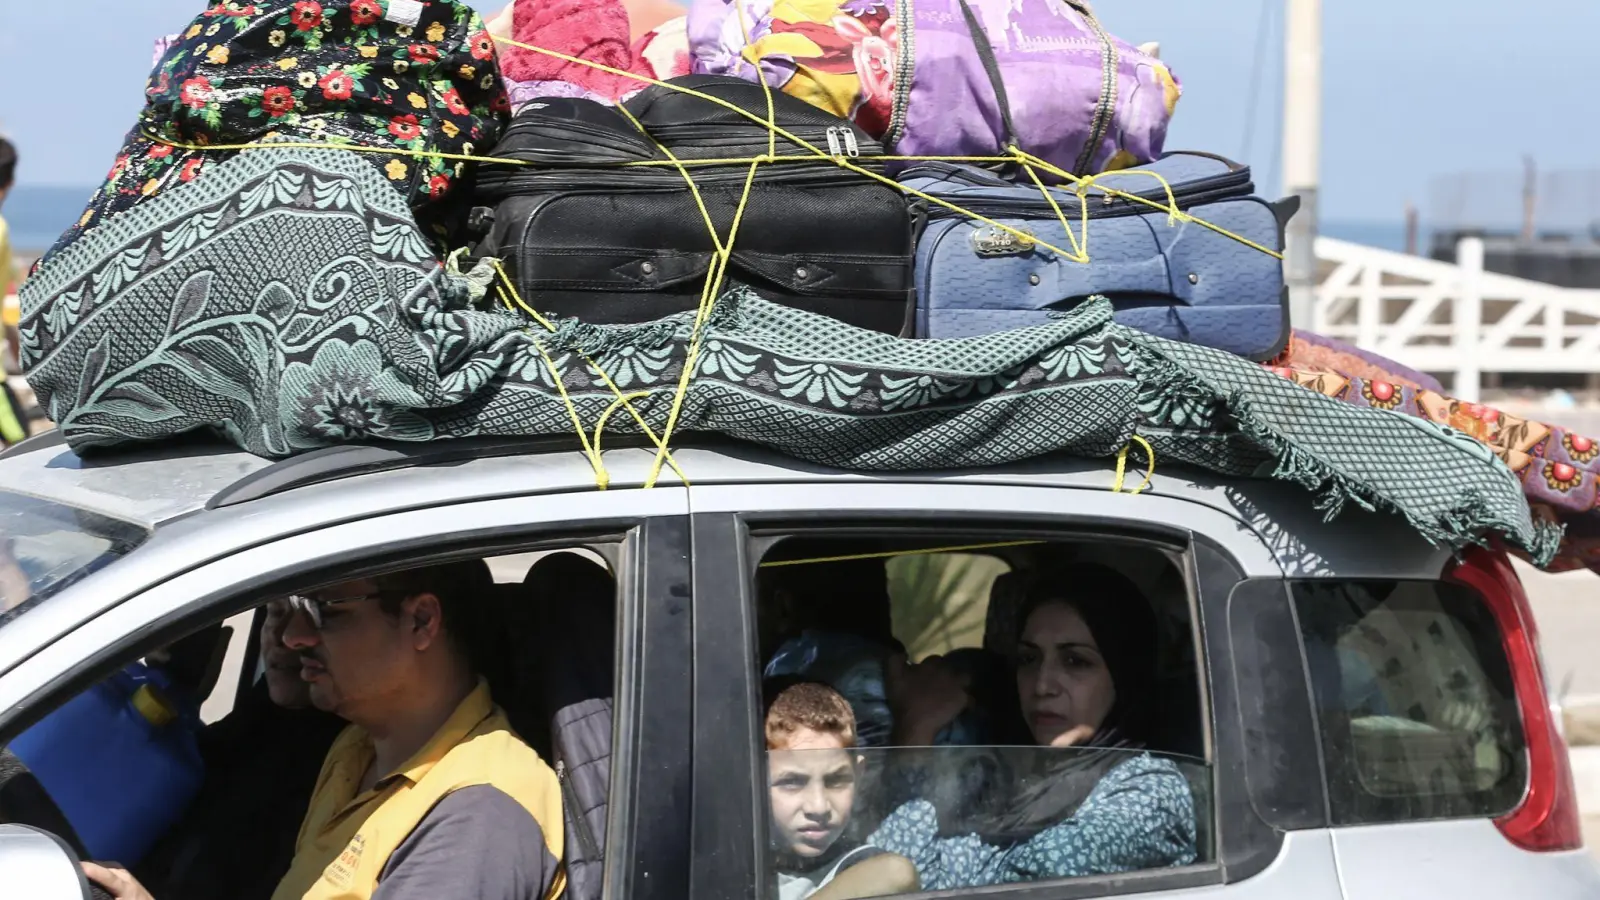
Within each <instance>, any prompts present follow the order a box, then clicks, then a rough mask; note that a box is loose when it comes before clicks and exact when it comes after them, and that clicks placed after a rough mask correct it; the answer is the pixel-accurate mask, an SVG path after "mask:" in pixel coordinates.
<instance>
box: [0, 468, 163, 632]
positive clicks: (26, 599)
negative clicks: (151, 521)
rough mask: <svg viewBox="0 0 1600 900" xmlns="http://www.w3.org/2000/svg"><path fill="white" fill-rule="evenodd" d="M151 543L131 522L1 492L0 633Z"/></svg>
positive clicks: (143, 531)
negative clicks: (46, 602) (64, 590)
mask: <svg viewBox="0 0 1600 900" xmlns="http://www.w3.org/2000/svg"><path fill="white" fill-rule="evenodd" d="M147 537H149V532H148V531H147V530H145V529H143V528H141V527H139V526H137V525H134V524H131V523H129V522H124V521H121V520H119V519H113V518H110V517H108V516H103V515H100V514H99V513H94V512H90V511H88V510H84V509H78V508H76V507H72V506H66V505H63V504H60V503H53V502H51V501H48V500H40V499H37V498H34V497H28V496H24V495H22V494H15V493H11V492H10V491H0V627H4V626H5V625H6V624H7V623H9V622H10V621H11V620H13V619H15V618H16V617H17V616H19V615H21V614H22V613H24V612H26V611H28V610H29V609H32V608H33V607H35V606H37V605H38V604H40V603H42V602H43V601H44V600H45V599H46V598H48V597H50V596H51V595H52V594H55V593H57V592H59V591H61V590H62V589H64V588H66V587H67V586H68V585H71V584H72V583H73V582H75V581H77V580H79V579H81V578H83V577H84V576H85V575H88V574H89V573H91V572H94V571H95V570H97V569H99V568H101V567H103V566H105V565H106V564H107V563H110V562H112V561H113V560H116V559H118V558H120V557H122V556H123V555H125V554H126V553H127V552H128V551H130V550H132V549H133V548H134V547H137V546H138V545H139V544H141V543H143V542H144V540H145V538H147Z"/></svg>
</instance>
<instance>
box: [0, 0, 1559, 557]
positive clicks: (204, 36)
mask: <svg viewBox="0 0 1600 900" xmlns="http://www.w3.org/2000/svg"><path fill="white" fill-rule="evenodd" d="M627 2H629V3H634V2H636V0H627ZM637 2H638V8H639V9H641V10H643V9H645V5H644V3H643V0H637ZM619 7H620V8H621V9H622V10H623V12H622V14H621V15H620V17H619V14H618V9H619ZM553 10H566V12H565V14H563V15H561V16H553V15H552V14H551V12H552V11H553ZM632 11H633V10H630V9H629V7H628V6H626V5H624V4H622V3H619V2H618V0H570V5H569V6H560V5H559V4H556V5H548V4H547V5H543V6H536V5H535V4H534V3H532V2H531V0H521V2H518V3H517V4H516V5H515V7H514V8H513V9H511V10H510V11H509V12H508V13H507V14H505V15H502V16H501V17H500V18H499V19H498V20H497V24H496V26H495V27H496V29H497V31H499V32H500V33H502V34H505V35H512V36H513V37H510V38H496V37H495V36H494V35H493V34H491V33H490V31H489V30H487V29H486V27H485V25H484V23H483V21H482V20H481V19H480V18H479V17H478V16H477V14H476V13H474V12H473V11H472V10H471V9H470V8H469V7H467V6H466V5H464V4H463V3H460V2H457V0H435V2H431V3H427V4H421V3H414V2H409V0H328V2H317V0H298V2H285V0H279V2H255V3H248V4H247V3H240V2H222V0H217V2H212V3H211V4H210V6H209V8H208V9H206V11H205V12H203V13H202V14H201V15H200V16H199V17H197V18H196V19H195V20H194V21H193V22H192V23H190V25H189V26H188V27H187V28H186V29H184V30H182V31H180V32H179V33H178V34H177V36H176V37H175V39H173V40H172V41H171V42H169V45H168V46H166V47H165V49H164V50H163V51H162V53H161V57H160V60H159V62H158V63H157V65H156V68H155V70H154V72H153V73H152V74H151V77H150V80H149V83H148V85H147V90H146V104H145V108H144V110H143V112H142V113H141V115H140V117H139V120H138V122H137V123H136V125H135V127H134V128H133V130H132V131H131V132H130V134H129V137H128V141H127V145H126V146H125V147H124V150H123V152H122V154H121V155H120V156H119V157H118V159H117V161H116V164H115V165H114V167H113V169H112V172H111V175H110V176H109V177H108V179H107V181H106V184H105V186H104V187H103V188H102V190H101V191H99V192H98V193H97V194H96V195H95V197H94V199H93V200H92V202H91V204H90V206H89V209H88V210H87V211H86V212H85V214H84V216H83V218H82V220H81V221H80V222H79V223H78V224H77V225H76V226H75V227H74V228H73V229H72V230H70V231H69V232H67V233H66V234H65V235H63V236H62V239H61V240H60V242H58V244H57V245H56V246H55V247H54V248H53V249H52V250H51V252H50V253H49V254H48V255H47V257H46V258H45V259H44V260H43V261H42V262H41V264H40V266H39V268H38V270H37V271H36V274H35V276H34V277H33V278H31V279H30V280H29V281H28V283H27V285H26V286H25V288H24V292H23V297H22V301H23V306H24V314H23V322H22V327H21V331H22V338H23V355H24V358H25V362H26V365H27V367H28V369H29V379H30V382H31V383H32V384H33V386H34V388H35V390H36V391H37V392H38V394H39V396H40V398H41V400H42V401H43V402H44V403H45V404H46V405H47V408H48V410H49V412H50V415H51V417H52V418H53V419H54V420H55V421H56V422H57V423H58V424H59V425H60V427H61V428H62V429H63V431H64V432H65V435H66V438H67V440H68V441H69V442H70V443H71V445H72V446H73V447H74V448H77V449H80V450H87V449H90V448H98V447H108V446H115V445H119V444H126V443H129V442H136V441H149V440H159V439H162V438H165V437H169V436H172V435H175V434H181V433H185V432H191V431H210V432H215V433H217V434H219V435H222V436H224V437H226V438H227V439H228V440H231V441H232V442H234V443H236V444H238V445H239V446H240V447H243V448H244V449H246V450H249V451H251V452H253V453H258V454H261V455H264V456H285V455H289V454H293V453H296V452H300V451H304V450H307V449H311V448H315V447H320V446H326V445H329V444H337V443H341V442H350V441H379V440H395V441H423V440H436V439H445V438H454V437H468V436H476V435H547V434H573V433H576V435H577V436H578V438H579V440H580V442H581V443H582V445H583V446H584V447H585V449H586V452H588V453H589V455H590V459H591V461H592V462H593V463H594V465H595V468H596V473H597V481H599V482H601V483H602V484H603V482H604V477H605V476H604V471H605V470H604V464H603V460H602V457H601V454H600V451H599V447H600V446H601V444H602V442H603V439H605V438H610V437H611V436H614V435H619V434H631V435H636V436H643V437H644V438H646V439H647V440H648V441H650V442H652V443H654V444H655V445H656V446H657V447H658V462H659V469H660V472H661V473H662V474H664V475H666V476H667V477H671V478H685V479H687V478H688V477H692V475H693V473H692V472H689V473H685V472H682V471H679V470H678V468H677V465H676V461H675V460H674V459H673V458H672V454H671V443H672V438H673V435H675V434H682V433H685V432H716V433H721V434H726V435H731V436H734V437H737V438H741V439H744V440H749V441H753V442H756V443H760V444H763V445H766V446H768V447H772V448H775V449H777V450H779V451H782V452H785V453H788V454H791V455H793V456H795V457H798V458H801V459H804V460H808V461H812V462H816V463H822V464H828V465H834V466H842V467H849V468H858V469H877V470H911V469H934V468H948V467H970V466H983V465H993V464H1000V463H1005V462H1010V461H1015V460H1019V459H1025V458H1029V457H1033V456H1038V455H1042V454H1047V453H1052V452H1069V453H1075V454H1079V455H1084V456H1093V457H1111V456H1116V455H1118V454H1119V453H1122V454H1125V453H1128V452H1129V451H1130V448H1134V449H1133V450H1132V452H1133V454H1134V455H1135V457H1142V458H1143V462H1144V464H1145V466H1146V467H1147V471H1148V470H1150V469H1153V468H1154V467H1155V466H1156V465H1157V464H1158V463H1170V462H1182V463H1188V464H1191V465H1196V466H1200V467H1203V468H1207V469H1210V470H1212V471H1215V472H1221V473H1225V474H1229V475H1237V476H1270V477H1276V478H1280V479H1286V480H1290V481H1293V482H1296V483H1298V484H1302V485H1304V486H1305V487H1306V488H1308V489H1310V490H1312V491H1315V492H1318V493H1319V494H1320V497H1321V502H1322V503H1323V504H1324V506H1325V508H1326V509H1328V511H1329V513H1330V515H1331V514H1333V513H1335V512H1337V510H1338V509H1339V508H1340V507H1342V506H1343V505H1344V504H1346V503H1350V502H1354V503H1357V504H1359V505H1362V506H1367V507H1377V508H1382V509H1387V510H1392V511H1394V512H1397V513H1399V514H1401V515H1404V516H1406V517H1407V519H1408V520H1409V521H1410V522H1411V523H1412V524H1413V525H1414V526H1415V527H1416V528H1417V529H1418V530H1419V531H1420V532H1422V533H1424V534H1426V535H1428V536H1429V537H1430V538H1433V539H1436V540H1439V541H1442V542H1445V543H1449V544H1453V545H1459V544H1462V543H1464V542H1467V541H1472V540H1476V539H1478V538H1479V537H1481V536H1482V535H1484V534H1486V533H1497V534H1501V535H1504V536H1505V537H1506V538H1507V539H1508V540H1509V541H1510V542H1511V543H1512V544H1513V545H1515V546H1518V547H1521V548H1523V549H1524V550H1526V551H1527V552H1528V553H1529V554H1530V555H1532V556H1534V557H1536V558H1539V559H1547V558H1548V557H1549V555H1550V554H1551V553H1552V552H1553V551H1554V549H1555V546H1556V542H1557V540H1558V538H1559V529H1558V528H1557V527H1555V526H1553V525H1551V524H1550V523H1548V522H1543V521H1537V522H1536V521H1535V520H1534V519H1533V518H1532V516H1531V515H1530V512H1529V507H1528V504H1527V503H1526V502H1525V500H1524V498H1523V495H1522V493H1521V489H1520V488H1519V485H1518V483H1517V481H1516V480H1515V479H1514V478H1513V476H1512V474H1511V472H1510V471H1509V470H1507V468H1506V466H1505V464H1503V463H1502V462H1500V461H1499V460H1497V459H1496V457H1495V455H1494V454H1493V453H1492V452H1490V450H1489V449H1488V447H1487V446H1486V445H1485V444H1483V443H1480V442H1478V441H1474V440H1472V439H1470V438H1467V437H1464V436H1462V435H1460V434H1458V433H1456V432H1453V431H1450V430H1448V429H1445V428H1442V427H1439V426H1437V425H1435V424H1434V423H1433V422H1432V421H1431V420H1428V419H1424V418H1416V417H1406V416H1400V415H1393V414H1391V413H1388V412H1384V411H1381V410H1372V409H1360V408H1356V407H1355V406H1353V405H1351V404H1348V403H1343V402H1340V400H1339V399H1336V398H1334V397H1330V396H1324V395H1323V394H1321V393H1318V392H1316V391H1312V390H1306V389H1305V388H1304V387H1302V386H1300V385H1299V384H1297V383H1295V381H1293V380H1290V379H1288V378H1284V377H1280V375H1279V374H1275V373H1274V372H1273V371H1271V370H1270V369H1268V368H1266V367H1263V366H1261V365H1258V364H1257V363H1258V362H1260V361H1265V360H1268V359H1270V358H1273V357H1276V356H1279V355H1280V354H1281V353H1282V351H1283V350H1284V348H1285V346H1286V344H1287V341H1288V336H1289V329H1288V324H1287V321H1286V316H1285V310H1284V303H1283V289H1282V288H1283V282H1282V274H1281V266H1280V261H1279V259H1278V256H1279V254H1280V252H1281V248H1282V231H1283V228H1282V226H1283V221H1284V220H1285V218H1286V217H1287V216H1289V215H1291V214H1292V213H1293V207H1292V204H1281V203H1280V204H1271V203H1268V202H1266V201H1264V200H1262V199H1261V198H1259V197H1257V196H1255V193H1254V188H1253V186H1252V184H1251V179H1250V174H1249V170H1248V168H1247V167H1245V166H1242V165H1239V164H1237V163H1233V162H1230V161H1227V160H1223V159H1220V158H1218V157H1215V156H1210V155H1206V154H1194V153H1176V154H1164V153H1163V143H1164V140H1165V134H1166V126H1167V122H1168V120H1169V118H1170V116H1171V115H1172V112H1173V110H1174V105H1175V103H1176V102H1177V99H1178V94H1179V89H1178V83H1177V81H1176V79H1175V78H1174V77H1173V76H1172V74H1171V72H1170V71H1169V70H1168V69H1167V67H1166V66H1165V64H1163V63H1162V62H1161V61H1160V60H1159V59H1158V58H1157V57H1156V55H1155V53H1154V52H1153V50H1152V49H1151V48H1145V49H1140V48H1136V47H1133V46H1131V45H1129V44H1127V43H1125V42H1122V41H1120V40H1118V39H1116V38H1114V37H1112V36H1111V35H1109V34H1107V33H1106V32H1105V30H1104V29H1103V28H1101V27H1100V25H1099V24H1098V23H1097V22H1096V20H1095V19H1094V17H1093V15H1092V13H1091V12H1090V11H1089V9H1088V8H1087V6H1084V5H1082V4H1080V3H1077V2H1075V0H1068V2H1066V3H1065V5H1062V4H1059V3H1053V2H1052V3H1047V2H1046V0H1022V2H1021V3H1017V2H1015V0H918V3H917V4H915V5H914V7H913V5H912V4H908V3H904V2H901V0H816V2H813V3H806V4H793V3H791V4H782V5H777V6H774V5H770V4H765V3H763V2H761V0H728V2H724V0H696V2H695V4H694V5H693V7H692V8H691V9H690V11H689V14H688V16H687V17H686V19H685V20H683V21H681V22H676V23H674V22H672V21H648V22H645V21H640V22H635V21H633V20H632V19H631V18H630V15H629V14H630V13H631V12H632ZM646 12H647V13H649V14H650V15H653V16H655V18H656V19H660V18H661V11H660V9H659V8H654V9H653V10H646ZM636 26H644V29H643V31H640V32H639V33H636ZM508 40H509V41H511V42H512V43H507V41H508ZM497 44H499V45H500V47H499V49H497ZM547 44H548V45H553V46H547ZM507 48H509V49H507ZM596 63H597V64H599V66H600V68H595V67H594V65H591V64H596ZM684 68H688V69H692V72H691V73H687V74H685V73H682V72H681V70H682V69H684ZM507 75H510V76H512V80H511V81H508V80H507ZM663 75H668V76H670V77H667V78H662V77H661V76H663ZM601 76H604V77H601ZM619 79H620V80H619ZM640 79H643V80H642V81H640V84H642V85H643V86H642V87H641V88H639V89H637V90H634V89H629V88H628V87H627V82H628V81H629V80H634V81H639V80H640ZM1040 85H1050V86H1051V87H1050V89H1049V90H1048V91H1045V90H1041V89H1040V88H1039V87H1038V86H1040ZM1108 298H1109V299H1108ZM1207 345H1209V346H1207ZM612 439H614V438H612ZM1145 480H1148V479H1145ZM1135 486H1136V482H1135V483H1130V484H1129V487H1135ZM1138 487H1142V485H1139V486H1138Z"/></svg>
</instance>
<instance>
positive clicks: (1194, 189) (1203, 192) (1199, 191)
mask: <svg viewBox="0 0 1600 900" xmlns="http://www.w3.org/2000/svg"><path fill="white" fill-rule="evenodd" d="M928 168H929V169H930V171H936V172H938V174H939V177H941V178H943V179H944V180H946V181H959V182H962V183H964V184H967V185H971V186H972V187H977V188H1015V187H1017V185H1015V184H1013V183H1011V182H1008V181H1005V180H1003V179H1000V178H995V179H993V180H989V179H983V178H979V177H975V176H976V175H977V174H978V173H974V172H972V171H970V170H967V169H964V168H959V167H956V166H937V167H933V166H930V167H928ZM1253 189H1254V188H1253V185H1252V183H1251V180H1250V175H1249V172H1248V170H1245V169H1239V170H1237V171H1234V172H1228V173H1224V174H1221V175H1213V176H1211V177H1210V178H1203V179H1201V180H1199V181H1194V182H1190V183H1188V184H1185V185H1183V186H1182V188H1176V187H1175V188H1174V190H1173V197H1174V199H1176V200H1177V203H1178V208H1179V209H1188V208H1190V207H1193V206H1199V205H1200V204H1202V203H1215V202H1217V201H1219V200H1231V199H1242V198H1245V197H1249V196H1251V192H1252V190H1253ZM1127 193H1130V194H1133V195H1134V196H1136V197H1140V198H1142V199H1145V200H1149V201H1151V202H1153V203H1159V204H1161V206H1162V207H1163V208H1165V206H1166V203H1167V192H1166V191H1165V190H1162V189H1161V188H1157V189H1155V190H1147V191H1128V192H1127ZM944 199H946V200H949V201H950V202H952V203H955V204H956V205H957V206H961V207H963V208H965V209H969V210H971V211H973V212H975V213H980V214H982V215H989V214H990V213H998V214H1005V213H1015V212H1017V211H1019V210H1025V211H1029V212H1039V213H1042V214H1044V215H1045V216H1054V215H1055V211H1054V210H1052V209H1051V208H1050V204H1049V203H1048V202H1047V201H1046V200H1045V199H1044V198H1043V197H1039V198H1038V199H1033V198H1032V197H1030V198H1029V199H1027V200H1023V199H1020V198H1019V199H1016V200H1004V201H993V200H992V201H985V200H982V199H977V198H972V199H966V200H963V199H962V198H961V196H960V195H953V196H952V195H944ZM1056 201H1057V202H1058V203H1060V204H1061V206H1062V212H1064V213H1066V214H1067V215H1068V217H1069V218H1070V217H1072V216H1074V215H1076V213H1077V204H1078V198H1077V195H1075V194H1073V193H1071V192H1070V191H1066V190H1062V191H1061V192H1059V193H1057V195H1056ZM1087 202H1088V203H1089V204H1090V206H1089V218H1091V219H1098V218H1108V217H1114V216H1129V215H1145V214H1148V213H1156V212H1158V210H1156V209H1153V208H1151V207H1148V206H1145V205H1144V204H1136V203H1134V202H1133V201H1131V200H1126V199H1122V198H1119V197H1114V196H1112V195H1110V194H1090V195H1089V197H1088V198H1087ZM929 215H931V216H933V217H935V218H945V217H949V216H954V215H958V214H957V213H954V212H952V211H950V210H947V209H944V208H942V207H936V208H934V209H933V210H930V212H929Z"/></svg>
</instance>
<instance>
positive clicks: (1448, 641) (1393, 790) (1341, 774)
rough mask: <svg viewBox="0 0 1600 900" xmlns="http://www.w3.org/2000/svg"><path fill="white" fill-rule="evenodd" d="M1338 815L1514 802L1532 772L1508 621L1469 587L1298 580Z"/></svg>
mask: <svg viewBox="0 0 1600 900" xmlns="http://www.w3.org/2000/svg"><path fill="white" fill-rule="evenodd" d="M1292 590H1293V595H1294V598H1295V607H1296V614H1297V615H1298V617H1299V619H1300V627H1301V630H1302V633H1303V637H1304V642H1305V648H1306V658H1307V662H1308V664H1309V666H1310V671H1311V675H1312V687H1313V693H1314V694H1315V697H1316V702H1317V707H1318V712H1319V719H1320V726H1321V730H1322V740H1323V744H1324V746H1325V749H1326V752H1325V756H1326V759H1327V767H1328V781H1329V797H1330V802H1331V805H1332V813H1333V818H1334V824H1337V825H1355V824H1367V823H1378V822H1397V821H1407V820H1416V819H1438V818H1450V817H1465V816H1495V815H1500V814H1502V813H1505V812H1508V811H1510V810H1511V809H1513V808H1514V807H1515V806H1516V805H1517V803H1518V801H1519V800H1520V799H1521V797H1522V793H1523V790H1524V788H1525V785H1526V783H1527V765H1526V753H1525V750H1526V748H1525V744H1524V739H1523V733H1522V726H1521V719H1520V716H1519V715H1518V712H1517V705H1516V696H1515V694H1514V692H1513V689H1512V681H1511V670H1510V665H1509V663H1508V661H1507V659H1506V655H1505V651H1504V649H1503V644H1502V638H1501V635H1500V632H1499V628H1498V627H1497V625H1496V624H1495V620H1494V616H1493V614H1492V612H1491V611H1490V610H1489V609H1488V607H1487V606H1485V605H1484V603H1483V601H1482V599H1480V598H1479V597H1478V596H1477V595H1476V594H1474V593H1473V592H1472V591H1470V590H1468V589H1467V588H1464V587H1460V586H1458V585H1451V584H1445V583H1439V582H1423V581H1356V582H1334V581H1318V582H1305V583H1299V584H1295V585H1294V586H1293V587H1292Z"/></svg>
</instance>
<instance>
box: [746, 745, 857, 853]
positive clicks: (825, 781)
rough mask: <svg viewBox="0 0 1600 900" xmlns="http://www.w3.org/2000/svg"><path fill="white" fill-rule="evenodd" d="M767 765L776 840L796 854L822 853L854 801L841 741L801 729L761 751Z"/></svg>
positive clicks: (850, 762)
mask: <svg viewBox="0 0 1600 900" xmlns="http://www.w3.org/2000/svg"><path fill="white" fill-rule="evenodd" d="M767 768H768V772H769V775H768V777H769V778H770V782H769V787H770V791H769V793H770V794H771V798H772V819H773V822H774V823H775V825H776V827H777V829H778V839H779V842H780V843H781V844H782V845H783V847H784V848H785V849H787V850H788V851H789V852H790V853H793V854H794V855H796V856H800V857H807V858H810V857H817V856H821V855H822V854H824V853H826V852H828V848H829V847H832V846H833V843H834V842H835V841H837V840H838V839H839V835H840V834H842V833H843V832H844V829H845V826H847V825H849V824H850V809H851V807H852V806H854V805H855V802H856V769H855V761H854V759H853V758H852V757H851V753H850V751H849V750H847V749H845V746H844V742H843V741H842V740H840V739H839V736H838V735H836V734H828V733H824V732H820V731H812V730H811V729H809V728H801V729H799V730H798V731H796V732H794V734H792V735H790V736H789V746H788V747H787V748H786V749H783V750H771V751H768V752H767Z"/></svg>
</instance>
